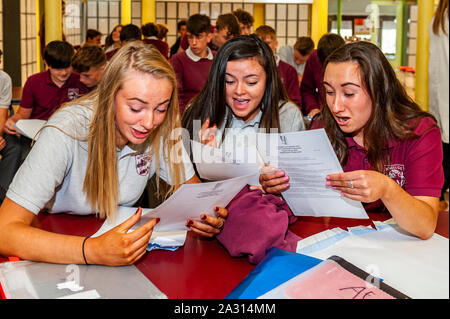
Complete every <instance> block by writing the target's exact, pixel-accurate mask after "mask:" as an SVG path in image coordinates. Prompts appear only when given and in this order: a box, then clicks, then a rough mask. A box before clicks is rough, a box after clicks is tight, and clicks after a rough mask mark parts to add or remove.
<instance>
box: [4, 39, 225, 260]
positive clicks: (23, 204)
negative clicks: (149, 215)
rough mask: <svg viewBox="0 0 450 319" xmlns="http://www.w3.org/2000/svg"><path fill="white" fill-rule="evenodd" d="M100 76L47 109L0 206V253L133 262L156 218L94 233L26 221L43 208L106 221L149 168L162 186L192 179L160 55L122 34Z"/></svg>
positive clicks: (170, 78)
mask: <svg viewBox="0 0 450 319" xmlns="http://www.w3.org/2000/svg"><path fill="white" fill-rule="evenodd" d="M104 79H105V80H104V81H101V82H100V84H99V88H98V90H95V91H93V92H91V93H90V94H88V95H86V96H85V97H83V98H82V99H79V100H77V101H76V102H74V103H70V104H67V105H66V106H65V107H63V108H62V109H60V110H59V111H58V112H57V113H55V114H54V115H53V116H52V118H51V119H50V120H49V122H48V124H47V125H46V126H45V127H44V129H43V130H42V131H41V135H40V137H39V139H38V140H37V141H36V144H35V145H34V146H33V149H32V150H31V152H30V155H29V156H28V157H27V159H26V160H25V162H24V164H23V165H22V166H21V168H20V169H19V171H18V173H17V175H16V178H15V179H14V181H13V183H12V184H11V186H10V189H9V190H8V193H7V195H6V199H5V201H4V202H3V205H2V206H1V207H0V254H1V255H4V256H18V257H20V258H22V259H27V260H35V261H43V262H52V263H63V264H102V265H111V266H120V265H128V264H133V263H135V262H136V261H137V260H139V259H140V258H141V257H142V256H143V255H144V254H145V252H146V248H147V246H148V242H149V239H150V236H151V234H152V230H153V227H154V226H155V224H156V222H157V220H155V219H153V220H151V221H149V222H147V223H146V224H144V225H142V226H140V227H138V228H137V229H136V230H134V231H131V232H128V231H129V229H130V228H131V227H132V226H134V225H135V224H136V223H137V222H138V221H139V219H140V217H141V210H140V209H138V210H137V212H136V214H134V215H133V216H131V217H130V218H129V219H128V220H126V221H125V222H123V223H122V224H120V225H119V226H117V227H115V228H114V229H112V230H110V231H108V232H106V233H105V234H103V235H101V236H99V237H95V238H89V237H84V236H73V235H62V234H57V233H52V232H47V231H43V230H41V229H38V228H35V227H34V226H33V224H32V222H33V220H34V219H35V216H36V215H37V214H38V213H39V211H40V210H41V209H43V208H46V209H47V210H48V211H49V213H58V212H70V213H72V214H80V215H86V214H87V213H89V212H95V213H97V214H98V216H99V217H100V218H107V219H113V218H114V216H115V214H116V210H117V206H118V205H122V206H132V205H133V204H134V203H135V202H136V201H137V200H138V198H139V197H140V195H141V193H142V192H143V190H144V188H145V186H146V183H147V180H148V179H149V178H150V177H151V176H152V175H153V174H156V175H157V177H158V179H157V180H159V178H161V179H164V180H166V181H167V182H168V183H169V185H170V189H169V192H168V194H171V193H173V192H174V191H175V190H176V189H177V188H178V187H179V186H180V185H181V184H182V183H195V182H198V179H197V178H196V176H195V174H194V170H193V168H192V163H191V162H190V161H189V157H188V155H187V154H186V153H185V152H183V151H182V152H181V154H180V155H178V154H179V152H178V150H179V149H178V147H179V143H180V141H179V140H174V139H171V138H169V136H170V134H171V132H173V131H174V130H176V129H177V128H179V126H180V120H179V113H178V105H177V92H176V90H175V87H176V78H175V74H174V72H173V70H172V68H171V67H170V65H169V63H168V62H167V60H166V59H165V58H164V57H163V56H162V55H161V54H160V53H159V52H158V51H157V50H156V49H155V48H154V47H152V46H146V45H144V44H143V43H142V42H138V41H135V42H131V43H129V44H127V45H126V46H124V47H123V48H122V49H121V50H120V51H119V52H118V53H117V54H116V55H115V56H114V58H113V59H112V60H111V62H110V63H109V64H108V66H107V68H106V70H105V75H104ZM48 154H51V155H52V156H48ZM100 168H101V169H100ZM160 191H161V190H160ZM214 220H218V219H217V218H214ZM211 228H214V227H212V226H211ZM214 229H216V228H214ZM216 231H217V232H218V231H219V230H218V229H216Z"/></svg>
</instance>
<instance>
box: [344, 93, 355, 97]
mask: <svg viewBox="0 0 450 319" xmlns="http://www.w3.org/2000/svg"><path fill="white" fill-rule="evenodd" d="M353 95H355V94H353V93H344V96H345V97H352V96H353Z"/></svg>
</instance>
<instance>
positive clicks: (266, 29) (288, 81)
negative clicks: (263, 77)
mask: <svg viewBox="0 0 450 319" xmlns="http://www.w3.org/2000/svg"><path fill="white" fill-rule="evenodd" d="M255 33H256V35H258V36H259V37H260V38H261V39H262V40H263V41H264V42H266V43H267V45H268V46H269V47H270V48H271V49H272V52H273V54H274V56H275V61H276V63H277V67H278V72H280V77H281V80H282V81H283V84H284V87H285V88H286V91H287V94H288V97H289V99H290V100H291V101H292V102H294V103H295V104H297V106H298V107H299V108H300V106H301V105H302V104H301V98H300V84H299V83H298V77H297V72H296V71H295V69H294V67H293V66H291V65H289V64H287V63H286V62H284V61H282V60H280V57H279V56H278V55H277V54H276V50H277V46H278V41H277V34H276V32H275V30H274V29H273V28H272V27H271V26H268V25H262V26H259V27H258V28H257V29H256V30H255Z"/></svg>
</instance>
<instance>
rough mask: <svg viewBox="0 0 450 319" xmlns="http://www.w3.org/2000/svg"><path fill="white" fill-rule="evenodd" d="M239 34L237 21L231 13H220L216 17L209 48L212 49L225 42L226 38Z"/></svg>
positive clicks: (216, 48) (217, 48) (215, 49)
mask: <svg viewBox="0 0 450 319" xmlns="http://www.w3.org/2000/svg"><path fill="white" fill-rule="evenodd" d="M240 34H241V31H240V27H239V21H238V19H237V18H236V16H235V15H234V14H232V13H225V14H221V15H219V16H218V17H217V20H216V26H215V28H214V32H213V37H212V39H211V44H210V48H211V50H213V51H217V50H219V48H220V47H221V46H222V45H224V44H225V42H227V41H228V40H230V39H232V38H234V37H237V36H238V35H240Z"/></svg>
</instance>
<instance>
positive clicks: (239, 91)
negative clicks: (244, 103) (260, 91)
mask: <svg viewBox="0 0 450 319" xmlns="http://www.w3.org/2000/svg"><path fill="white" fill-rule="evenodd" d="M235 92H236V94H237V95H242V94H244V93H245V84H244V82H242V81H238V82H237V83H236V89H235Z"/></svg>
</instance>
